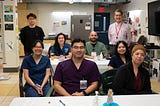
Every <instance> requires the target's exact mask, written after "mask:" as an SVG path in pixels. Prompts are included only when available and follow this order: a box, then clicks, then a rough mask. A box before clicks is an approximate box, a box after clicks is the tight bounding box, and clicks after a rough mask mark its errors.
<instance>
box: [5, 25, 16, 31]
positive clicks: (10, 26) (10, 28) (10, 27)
mask: <svg viewBox="0 0 160 106" xmlns="http://www.w3.org/2000/svg"><path fill="white" fill-rule="evenodd" d="M5 30H14V29H13V24H5Z"/></svg>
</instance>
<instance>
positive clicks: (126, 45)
mask: <svg viewBox="0 0 160 106" xmlns="http://www.w3.org/2000/svg"><path fill="white" fill-rule="evenodd" d="M120 43H122V44H123V45H124V47H125V48H126V52H125V53H124V55H125V58H128V57H130V55H129V54H130V53H129V48H128V44H127V43H126V42H125V41H118V42H117V44H116V46H115V55H117V56H119V53H118V51H117V49H118V46H119V44H120Z"/></svg>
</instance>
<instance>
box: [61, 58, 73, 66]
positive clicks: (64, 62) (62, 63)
mask: <svg viewBox="0 0 160 106" xmlns="http://www.w3.org/2000/svg"><path fill="white" fill-rule="evenodd" d="M71 61H72V59H68V60H64V61H62V62H59V65H63V66H66V65H68V64H71V63H72V62H71Z"/></svg>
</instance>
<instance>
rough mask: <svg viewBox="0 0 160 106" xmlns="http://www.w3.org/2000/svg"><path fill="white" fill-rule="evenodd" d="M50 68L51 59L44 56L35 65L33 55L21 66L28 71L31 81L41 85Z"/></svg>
mask: <svg viewBox="0 0 160 106" xmlns="http://www.w3.org/2000/svg"><path fill="white" fill-rule="evenodd" d="M50 67H51V64H50V59H49V58H48V57H47V56H42V57H41V60H40V61H39V63H38V64H36V63H35V61H34V59H33V56H32V55H29V56H26V57H25V58H24V60H23V62H22V65H21V68H22V69H28V71H29V77H30V78H31V80H32V81H33V82H34V83H35V84H39V85H41V84H42V82H43V79H44V77H45V75H46V69H47V68H50Z"/></svg>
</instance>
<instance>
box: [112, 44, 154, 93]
mask: <svg viewBox="0 0 160 106" xmlns="http://www.w3.org/2000/svg"><path fill="white" fill-rule="evenodd" d="M131 55H132V61H131V62H129V63H127V64H125V65H124V66H122V67H120V68H119V70H118V71H117V73H116V75H115V78H114V81H113V92H114V94H119V95H127V94H150V93H152V91H151V84H150V76H149V72H148V71H147V70H145V68H143V67H142V63H143V61H144V58H145V55H146V50H145V48H144V46H143V45H140V44H138V45H135V46H134V47H133V49H132V53H131Z"/></svg>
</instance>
